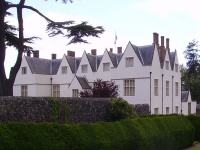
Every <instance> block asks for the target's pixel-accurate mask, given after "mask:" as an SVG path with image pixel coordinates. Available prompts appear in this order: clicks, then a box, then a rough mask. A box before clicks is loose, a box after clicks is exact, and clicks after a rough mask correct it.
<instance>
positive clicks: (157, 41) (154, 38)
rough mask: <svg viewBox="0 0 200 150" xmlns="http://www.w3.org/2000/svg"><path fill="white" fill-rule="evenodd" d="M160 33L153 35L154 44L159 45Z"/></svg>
mask: <svg viewBox="0 0 200 150" xmlns="http://www.w3.org/2000/svg"><path fill="white" fill-rule="evenodd" d="M158 36H159V35H158V33H155V32H154V33H153V43H154V44H156V45H159V39H158Z"/></svg>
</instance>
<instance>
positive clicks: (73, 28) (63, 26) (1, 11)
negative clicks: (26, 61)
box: [0, 0, 104, 96]
mask: <svg viewBox="0 0 200 150" xmlns="http://www.w3.org/2000/svg"><path fill="white" fill-rule="evenodd" d="M55 1H58V0H55ZM25 2H26V0H19V3H18V4H12V3H10V2H8V1H6V0H0V96H8V95H10V96H11V95H13V84H14V81H15V78H16V75H17V72H18V70H19V68H20V66H21V62H22V55H23V53H24V52H25V51H26V50H30V49H29V48H30V47H29V48H28V47H25V45H24V43H25V42H29V43H31V42H32V40H33V39H34V37H33V38H24V32H23V28H24V25H23V16H22V13H23V9H29V10H31V11H33V12H35V13H37V14H38V15H40V16H41V17H42V18H44V19H45V20H46V21H47V23H48V24H47V31H48V35H49V36H50V37H53V36H56V35H64V36H65V37H67V38H70V42H69V43H68V44H72V43H87V41H86V40H84V39H83V38H84V37H88V36H93V37H99V36H98V35H99V34H101V33H103V32H104V29H103V27H101V26H97V27H93V26H91V25H88V23H87V22H82V23H80V24H75V22H74V21H65V22H55V21H53V20H51V19H50V18H48V17H46V16H45V15H43V14H42V13H41V12H40V11H39V10H37V9H36V8H34V7H32V6H27V5H25ZM62 2H63V3H67V2H72V0H62ZM10 8H16V10H17V20H18V29H17V31H18V37H17V39H16V36H17V34H14V35H12V32H13V31H14V30H15V29H14V28H13V29H14V30H12V26H9V30H6V26H7V24H6V22H5V14H6V12H8V11H9V9H10ZM7 27H8V26H7ZM7 29H8V28H7ZM7 31H10V33H11V34H7ZM15 31H16V30H15ZM9 35H11V36H12V37H13V38H11V37H9ZM16 41H17V42H16ZM6 46H15V47H16V48H17V52H18V54H17V59H16V62H15V64H14V66H13V67H12V68H11V70H10V76H9V77H8V78H7V77H6V73H5V67H4V61H5V57H6V56H5V54H6Z"/></svg>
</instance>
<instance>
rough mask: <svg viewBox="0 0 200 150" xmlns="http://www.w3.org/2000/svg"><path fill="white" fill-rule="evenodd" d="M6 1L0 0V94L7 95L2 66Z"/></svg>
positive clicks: (5, 79)
mask: <svg viewBox="0 0 200 150" xmlns="http://www.w3.org/2000/svg"><path fill="white" fill-rule="evenodd" d="M6 4H7V3H6V2H5V0H0V96H4V95H7V94H6V93H7V86H6V81H7V78H6V73H5V68H4V61H5V51H6V49H5V48H6V47H5V38H4V35H5V34H4V33H5V30H4V17H5V12H6V9H7V5H6Z"/></svg>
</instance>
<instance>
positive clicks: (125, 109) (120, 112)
mask: <svg viewBox="0 0 200 150" xmlns="http://www.w3.org/2000/svg"><path fill="white" fill-rule="evenodd" d="M136 116H137V114H136V112H135V111H134V109H133V106H131V105H130V104H129V103H128V102H127V101H125V100H123V99H122V98H112V99H111V102H110V108H109V121H119V120H122V119H128V118H129V119H130V118H134V117H136Z"/></svg>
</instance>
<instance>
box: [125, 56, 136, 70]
mask: <svg viewBox="0 0 200 150" xmlns="http://www.w3.org/2000/svg"><path fill="white" fill-rule="evenodd" d="M125 66H126V67H127V68H128V67H133V66H134V57H126V58H125Z"/></svg>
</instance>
